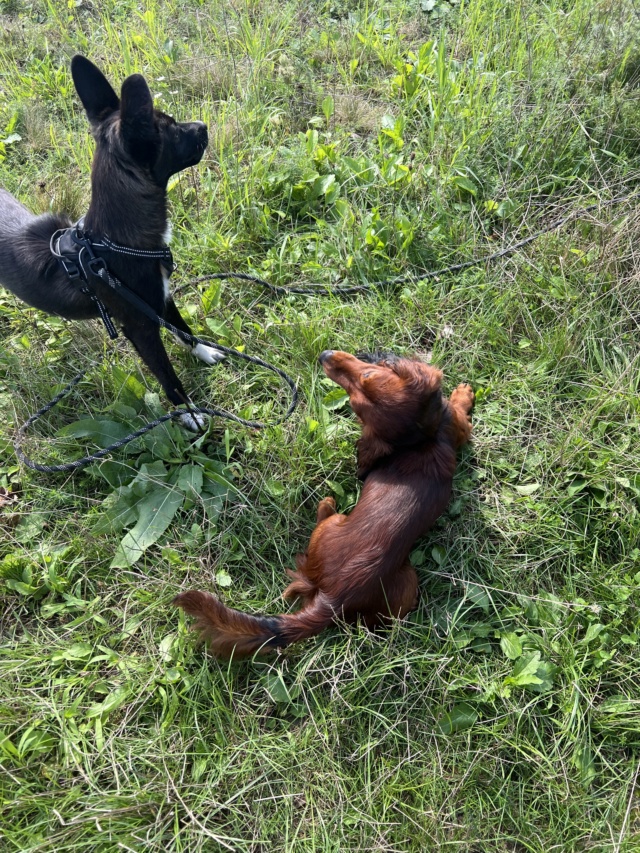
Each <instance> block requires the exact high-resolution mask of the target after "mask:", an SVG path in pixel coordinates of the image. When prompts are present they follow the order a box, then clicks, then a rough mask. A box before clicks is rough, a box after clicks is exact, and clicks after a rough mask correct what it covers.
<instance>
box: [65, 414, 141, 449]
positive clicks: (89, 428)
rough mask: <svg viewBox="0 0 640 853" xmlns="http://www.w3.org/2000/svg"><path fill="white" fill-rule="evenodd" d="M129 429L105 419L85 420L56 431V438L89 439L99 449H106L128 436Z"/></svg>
mask: <svg viewBox="0 0 640 853" xmlns="http://www.w3.org/2000/svg"><path fill="white" fill-rule="evenodd" d="M130 432H131V428H130V427H128V426H125V424H121V423H118V421H110V420H106V419H97V418H85V419H84V420H81V421H75V422H74V423H72V424H67V425H66V426H63V427H62V428H61V429H59V430H58V432H57V433H56V435H58V436H72V437H73V438H91V439H93V441H95V443H96V444H97V445H98V446H99V447H108V446H109V445H110V444H113V443H114V442H116V441H120V439H122V438H125V436H127V435H129V433H130Z"/></svg>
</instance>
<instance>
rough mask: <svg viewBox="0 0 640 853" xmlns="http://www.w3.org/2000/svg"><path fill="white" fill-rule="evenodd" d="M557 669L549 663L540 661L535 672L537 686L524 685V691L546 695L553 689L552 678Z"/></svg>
mask: <svg viewBox="0 0 640 853" xmlns="http://www.w3.org/2000/svg"><path fill="white" fill-rule="evenodd" d="M557 669H558V667H557V666H556V665H555V664H553V663H549V661H545V660H543V661H540V663H539V665H538V668H537V670H536V676H537V678H538V681H539V683H538V684H526V685H525V690H530V691H531V692H532V693H546V692H547V691H548V690H551V688H552V687H553V677H554V675H555V674H556V672H557Z"/></svg>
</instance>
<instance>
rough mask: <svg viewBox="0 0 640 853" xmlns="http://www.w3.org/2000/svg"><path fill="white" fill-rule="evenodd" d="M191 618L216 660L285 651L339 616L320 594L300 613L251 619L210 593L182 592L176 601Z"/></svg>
mask: <svg viewBox="0 0 640 853" xmlns="http://www.w3.org/2000/svg"><path fill="white" fill-rule="evenodd" d="M173 604H175V605H176V606H177V607H181V608H182V609H183V610H184V611H185V612H186V613H188V614H189V615H190V616H195V618H196V624H195V629H196V630H197V631H199V632H200V634H201V636H202V637H203V639H204V640H206V641H207V643H208V644H209V647H210V648H211V651H212V652H213V653H214V654H215V655H216V656H217V657H231V656H232V655H233V657H234V658H239V657H247V656H248V655H252V654H254V653H255V652H260V653H262V652H268V651H271V650H273V649H276V648H283V647H284V646H288V645H290V644H291V643H295V642H297V641H298V640H303V639H305V638H306V637H313V636H314V635H315V634H319V633H320V631H322V630H323V629H324V628H326V627H327V626H328V625H330V624H331V622H332V621H333V619H334V616H335V615H336V613H335V611H334V609H333V607H332V606H331V603H330V602H329V600H328V599H327V597H326V596H325V595H324V594H323V593H318V594H317V595H316V596H315V597H314V598H313V599H311V600H310V601H308V602H307V603H306V604H305V605H304V606H303V607H302V609H301V610H299V611H298V612H297V613H291V614H289V613H287V614H283V615H281V616H250V615H249V614H248V613H240V611H238V610H232V609H231V608H230V607H225V605H224V604H222V602H221V601H218V599H217V598H216V597H215V596H213V595H211V594H210V593H208V592H195V591H194V592H182V593H180V595H178V596H176V598H174V599H173Z"/></svg>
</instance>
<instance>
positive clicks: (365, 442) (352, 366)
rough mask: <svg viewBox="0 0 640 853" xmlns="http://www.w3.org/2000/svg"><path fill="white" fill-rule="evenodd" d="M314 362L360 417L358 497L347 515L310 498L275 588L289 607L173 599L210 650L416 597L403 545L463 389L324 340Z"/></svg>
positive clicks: (400, 605) (442, 483) (423, 509)
mask: <svg viewBox="0 0 640 853" xmlns="http://www.w3.org/2000/svg"><path fill="white" fill-rule="evenodd" d="M320 362H321V364H322V366H323V368H324V371H325V373H326V374H327V376H328V377H330V378H331V379H333V380H334V382H337V383H338V385H341V386H342V388H344V390H345V391H346V392H347V393H348V395H349V402H350V403H351V407H352V409H353V410H354V412H355V413H356V415H357V416H358V418H359V419H360V421H361V422H362V436H361V438H360V439H359V440H358V443H357V450H358V475H359V476H360V477H361V478H362V479H364V486H363V488H362V494H361V495H360V500H359V501H358V503H357V504H356V506H355V507H354V509H353V511H352V512H351V513H350V514H349V515H342V514H339V513H337V512H336V505H335V501H334V500H333V498H324V500H322V501H320V505H319V506H318V517H317V524H316V527H315V529H314V531H313V533H312V534H311V539H310V541H309V547H308V548H307V550H306V551H305V553H304V554H300V555H298V557H297V558H296V571H295V572H293V571H290V572H289V574H290V576H291V578H292V580H291V583H290V584H289V586H288V587H287V589H286V590H285V592H284V596H285V597H286V598H299V599H300V600H301V602H302V607H301V609H300V610H299V611H298V612H297V613H291V614H283V615H281V616H275V617H270V616H251V615H249V614H246V613H240V612H238V611H237V610H231V609H230V608H228V607H226V606H225V605H224V604H222V603H221V602H220V601H218V599H217V598H215V597H214V596H213V595H210V594H209V593H208V592H183V593H181V594H180V595H178V596H177V597H176V598H175V599H174V601H173V603H174V604H176V605H177V606H178V607H181V608H182V609H183V610H185V611H186V612H187V613H189V614H190V615H191V616H195V617H196V624H195V628H196V630H199V631H200V633H201V634H202V636H203V638H204V639H206V640H207V641H208V643H209V645H210V647H211V650H212V651H213V653H214V654H215V655H217V656H220V657H229V656H231V655H232V654H233V656H234V657H245V656H247V655H251V654H254V653H255V652H264V651H269V650H272V649H274V648H279V647H284V646H288V645H290V644H291V643H295V642H297V641H298V640H302V639H304V638H305V637H311V636H313V635H314V634H318V633H320V631H322V630H323V629H324V628H325V627H327V626H328V625H329V624H330V623H331V622H332V621H333V620H334V619H336V618H339V619H343V620H346V621H347V622H354V621H356V620H357V619H358V618H360V619H362V620H363V622H364V623H365V624H366V625H368V626H369V627H373V626H375V625H377V624H380V623H381V622H384V621H385V620H388V618H389V617H394V616H395V617H399V618H402V617H403V616H406V614H407V613H409V612H410V611H411V610H413V609H414V608H415V606H416V603H417V594H418V577H417V575H416V571H415V569H414V568H413V566H412V565H411V563H410V562H409V553H410V551H411V548H412V547H413V544H414V542H415V541H416V539H417V538H418V537H419V536H422V535H423V534H424V533H425V532H426V531H427V530H429V528H430V527H432V526H433V524H434V523H435V521H436V519H437V518H438V516H440V515H441V514H442V513H443V512H444V509H445V507H446V506H447V503H448V502H449V497H450V495H451V484H452V479H453V473H454V471H455V467H456V450H457V449H458V447H460V446H461V445H463V444H465V443H466V442H467V441H468V440H469V438H470V436H471V420H470V414H469V413H470V411H471V408H472V406H473V399H474V395H473V391H472V390H471V387H470V386H469V385H458V387H457V388H456V389H455V391H454V392H453V394H452V395H451V397H450V399H449V400H447V399H446V398H445V397H443V396H442V393H441V391H440V383H441V380H442V373H441V371H440V370H437V369H436V368H435V367H431V366H430V365H427V364H424V363H423V362H421V361H418V360H413V359H404V358H396V357H394V356H362V357H360V358H357V357H355V356H353V355H349V354H348V353H345V352H339V351H336V352H333V351H327V352H324V353H322V355H321V356H320Z"/></svg>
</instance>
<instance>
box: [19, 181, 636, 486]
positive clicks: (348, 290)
mask: <svg viewBox="0 0 640 853" xmlns="http://www.w3.org/2000/svg"><path fill="white" fill-rule="evenodd" d="M634 195H635V193H629V194H627V195H624V196H615V197H614V198H612V199H608V200H607V201H602V202H597V203H595V204H591V205H589V206H587V207H585V208H582V209H581V210H578V211H574V212H572V213H569V214H567V215H566V216H562V217H560V218H558V219H555V220H553V221H552V222H550V223H549V224H548V225H545V226H544V227H543V228H541V229H539V230H538V231H536V232H535V233H534V234H531V235H529V236H528V237H525V238H523V239H522V240H519V241H517V242H516V243H513V244H512V245H510V246H507V247H505V248H503V249H500V250H498V251H496V252H493V253H491V254H489V255H483V256H482V257H480V258H472V259H471V260H468V261H462V262H460V263H456V264H451V265H450V266H447V267H443V268H441V269H438V270H422V271H418V272H417V273H412V274H410V275H406V276H397V277H395V278H390V279H385V280H384V281H380V282H372V283H369V284H361V285H348V286H344V285H337V286H336V287H333V288H332V287H327V286H326V285H323V284H314V285H308V286H306V287H287V286H282V285H275V284H272V283H271V282H269V281H266V280H265V279H263V278H260V277H259V276H255V275H251V274H249V273H235V272H221V273H211V274H208V275H203V276H199V277H198V278H195V279H193V280H192V281H190V282H188V283H187V284H186V285H182V286H181V287H178V288H176V290H175V292H176V293H179V292H180V291H181V290H183V289H184V288H185V287H186V286H188V285H193V284H198V283H200V282H204V281H214V280H224V279H236V280H240V281H248V282H252V283H254V284H259V285H261V286H262V287H264V288H266V289H268V290H270V291H272V292H273V293H277V294H281V295H287V294H303V295H312V296H329V295H333V294H335V295H349V294H357V293H366V292H368V291H371V290H373V289H384V288H395V287H398V286H400V285H402V284H406V283H410V282H411V283H413V282H417V281H423V280H425V279H432V278H438V277H440V276H444V275H450V274H451V273H455V272H460V271H462V270H465V269H469V268H471V267H476V266H481V265H483V264H487V263H491V262H493V261H496V260H498V259H499V258H502V257H505V256H506V255H510V254H512V253H513V252H516V251H518V249H521V248H523V247H524V246H527V245H528V244H529V243H532V242H533V241H534V240H537V239H538V238H539V237H541V236H542V235H543V234H547V233H549V232H550V231H554V230H556V229H557V228H560V227H562V226H563V225H566V224H567V223H568V222H571V221H572V220H574V219H579V218H580V217H581V216H584V215H586V214H588V213H591V212H592V211H594V210H599V209H600V208H603V207H610V206H611V205H615V204H622V203H623V202H625V201H629V200H630V199H631V198H632V197H633V196H634ZM81 225H82V220H81V221H80V222H79V223H78V225H77V226H74V228H73V229H67V230H65V231H62V232H56V234H54V235H53V237H52V239H51V251H52V253H53V254H54V255H55V256H56V257H58V259H59V260H60V262H61V264H62V265H63V267H64V268H65V270H66V271H67V274H68V275H69V277H70V278H71V279H72V280H74V279H77V278H79V284H80V286H81V289H83V288H86V289H83V292H86V293H87V294H88V295H89V296H90V297H91V298H92V299H93V300H94V301H95V302H96V304H97V307H98V310H99V312H100V317H101V319H102V320H103V323H104V325H105V328H106V330H107V333H108V334H109V337H110V338H112V339H114V338H115V337H117V335H118V333H117V331H116V329H115V327H114V326H113V322H112V321H111V318H110V317H109V314H108V311H107V309H106V308H105V306H104V305H103V304H102V303H101V302H100V300H98V298H97V296H96V295H95V293H94V292H93V291H92V290H91V288H90V286H88V281H89V280H90V276H94V277H97V278H100V280H101V281H102V282H103V283H105V284H107V285H108V286H109V287H111V288H112V289H113V290H115V291H116V292H117V293H118V294H119V296H121V297H122V298H124V299H125V300H126V301H128V302H129V303H130V304H131V305H133V306H134V307H135V308H136V309H137V310H138V311H140V312H141V313H142V314H144V315H145V316H146V317H148V318H149V319H150V320H152V321H153V322H154V323H156V324H157V325H159V326H161V327H162V328H164V329H167V331H169V332H171V334H173V335H174V336H176V337H178V338H180V339H181V340H183V341H184V342H185V343H187V344H189V345H190V346H195V345H196V344H203V345H204V346H208V347H211V348H212V349H217V350H219V351H220V352H224V353H225V354H226V355H229V356H232V357H234V358H240V359H243V360H244V361H248V362H250V363H252V364H257V365H259V366H260V367H264V368H266V369H267V370H270V371H271V372H273V373H275V374H276V375H278V376H280V377H281V378H282V379H283V380H284V382H285V383H286V384H287V385H288V386H289V388H290V390H291V402H290V404H289V407H288V409H287V411H286V413H285V414H284V416H283V418H282V420H281V422H283V421H285V420H287V419H288V418H289V417H290V416H291V415H292V414H293V412H294V410H295V408H296V406H297V404H298V388H297V386H296V384H295V382H294V381H293V379H292V378H291V377H290V376H289V375H288V374H287V373H285V372H284V371H283V370H280V368H278V367H275V366H274V365H271V364H269V363H268V362H265V361H263V360H262V359H260V358H258V357H257V356H251V355H247V354H246V353H241V352H238V351H237V350H234V349H229V348H228V347H224V346H222V345H221V344H214V343H212V342H210V341H206V340H202V339H201V338H198V337H196V336H195V335H189V334H187V333H186V332H183V331H182V330H181V329H177V328H176V327H175V326H173V325H172V324H171V323H167V321H166V320H164V318H162V317H160V316H159V315H158V314H156V312H155V311H153V309H152V308H151V307H150V306H149V305H148V304H147V303H146V302H145V301H144V300H143V299H141V298H140V297H139V296H137V295H136V294H135V293H133V292H132V291H131V290H129V289H128V288H127V287H126V286H125V285H124V284H122V282H121V281H120V280H119V279H117V278H116V277H115V276H113V275H111V274H110V273H109V270H108V267H107V264H106V262H105V260H104V259H103V258H101V257H99V256H97V255H96V254H95V252H96V250H98V251H100V250H106V251H114V252H117V253H121V254H128V255H130V256H132V257H138V258H140V257H143V258H157V259H158V260H160V262H161V263H162V264H163V265H164V266H166V268H167V269H168V271H169V273H170V272H172V271H173V269H174V263H173V257H172V255H171V250H170V249H169V247H168V246H165V247H163V248H162V249H159V250H143V249H132V248H130V247H127V246H120V245H119V244H117V243H114V242H112V241H111V240H109V239H108V238H106V237H103V238H102V240H101V242H93V241H91V239H90V237H89V236H88V235H85V234H83V233H82V231H81ZM69 241H71V243H72V244H74V245H77V246H79V247H80V249H79V250H78V251H75V252H71V251H69V249H68V246H69ZM65 247H66V251H67V255H71V254H75V256H74V257H73V259H72V260H70V259H69V257H67V256H66V255H65ZM78 268H79V269H78ZM83 279H84V281H85V282H86V284H84V283H82V282H83ZM87 372H88V369H87V370H83V371H81V372H80V373H78V374H77V375H76V376H75V377H74V378H73V379H72V380H71V382H70V383H69V384H68V385H67V386H66V387H65V388H63V389H62V391H60V393H59V394H57V395H56V396H55V397H54V398H53V400H51V402H49V403H47V404H46V405H45V406H43V407H42V408H41V409H38V411H37V412H35V414H33V415H31V417H30V418H29V419H28V420H27V421H25V423H24V424H23V425H22V426H21V427H20V428H19V430H18V432H17V434H16V440H15V442H14V449H15V452H16V456H17V457H18V459H19V460H20V461H21V462H23V463H24V464H25V465H26V466H27V467H28V468H31V469H33V470H35V471H42V472H45V473H52V472H64V471H73V470H76V469H78V468H82V467H83V466H84V465H88V464H90V463H91V462H96V461H98V460H99V459H102V458H103V457H104V456H107V455H108V454H109V453H111V452H113V451H114V450H117V449H118V448H119V447H123V446H124V445H125V444H128V443H129V442H131V441H134V440H135V439H136V438H140V436H142V435H145V433H147V432H150V431H151V430H152V429H154V428H155V427H157V426H158V425H159V424H161V423H165V422H166V421H169V420H172V419H173V418H180V417H181V416H182V415H184V414H193V413H195V414H204V415H209V416H212V417H213V416H218V417H222V418H225V419H227V420H231V421H234V422H235V423H238V424H241V425H242V426H248V427H251V428H253V429H265V428H266V427H268V426H269V424H266V423H263V422H261V421H249V420H246V419H244V418H240V417H238V416H237V415H234V414H233V413H232V412H228V411H226V410H225V409H211V408H206V407H201V406H190V407H189V408H188V409H176V410H174V411H173V412H168V413H167V414H166V415H163V416H162V417H160V418H157V419H156V420H154V421H151V422H149V423H148V424H145V426H144V427H141V428H140V429H138V430H136V431H135V432H132V433H130V434H129V435H127V436H125V437H124V438H122V439H120V440H119V441H116V442H114V443H113V444H110V445H109V446H108V447H105V448H103V449H102V450H100V451H97V452H96V453H92V454H91V455H89V456H84V457H83V458H81V459H77V460H75V461H74V462H68V463H63V464H60V465H43V464H40V463H37V462H33V460H31V459H30V458H29V457H27V456H26V455H25V454H24V453H23V451H22V449H21V447H20V443H21V441H22V439H23V438H24V436H25V433H26V431H27V430H28V429H29V427H30V426H31V425H32V424H33V423H35V422H36V421H37V420H39V419H40V418H41V417H42V416H43V415H45V414H46V413H47V412H49V411H51V409H53V407H54V406H56V405H57V403H59V402H60V400H62V399H64V397H66V396H67V394H69V393H70V392H71V391H72V390H73V388H75V387H76V385H78V383H79V382H81V380H82V378H83V377H84V376H85V375H86V373H87Z"/></svg>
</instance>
